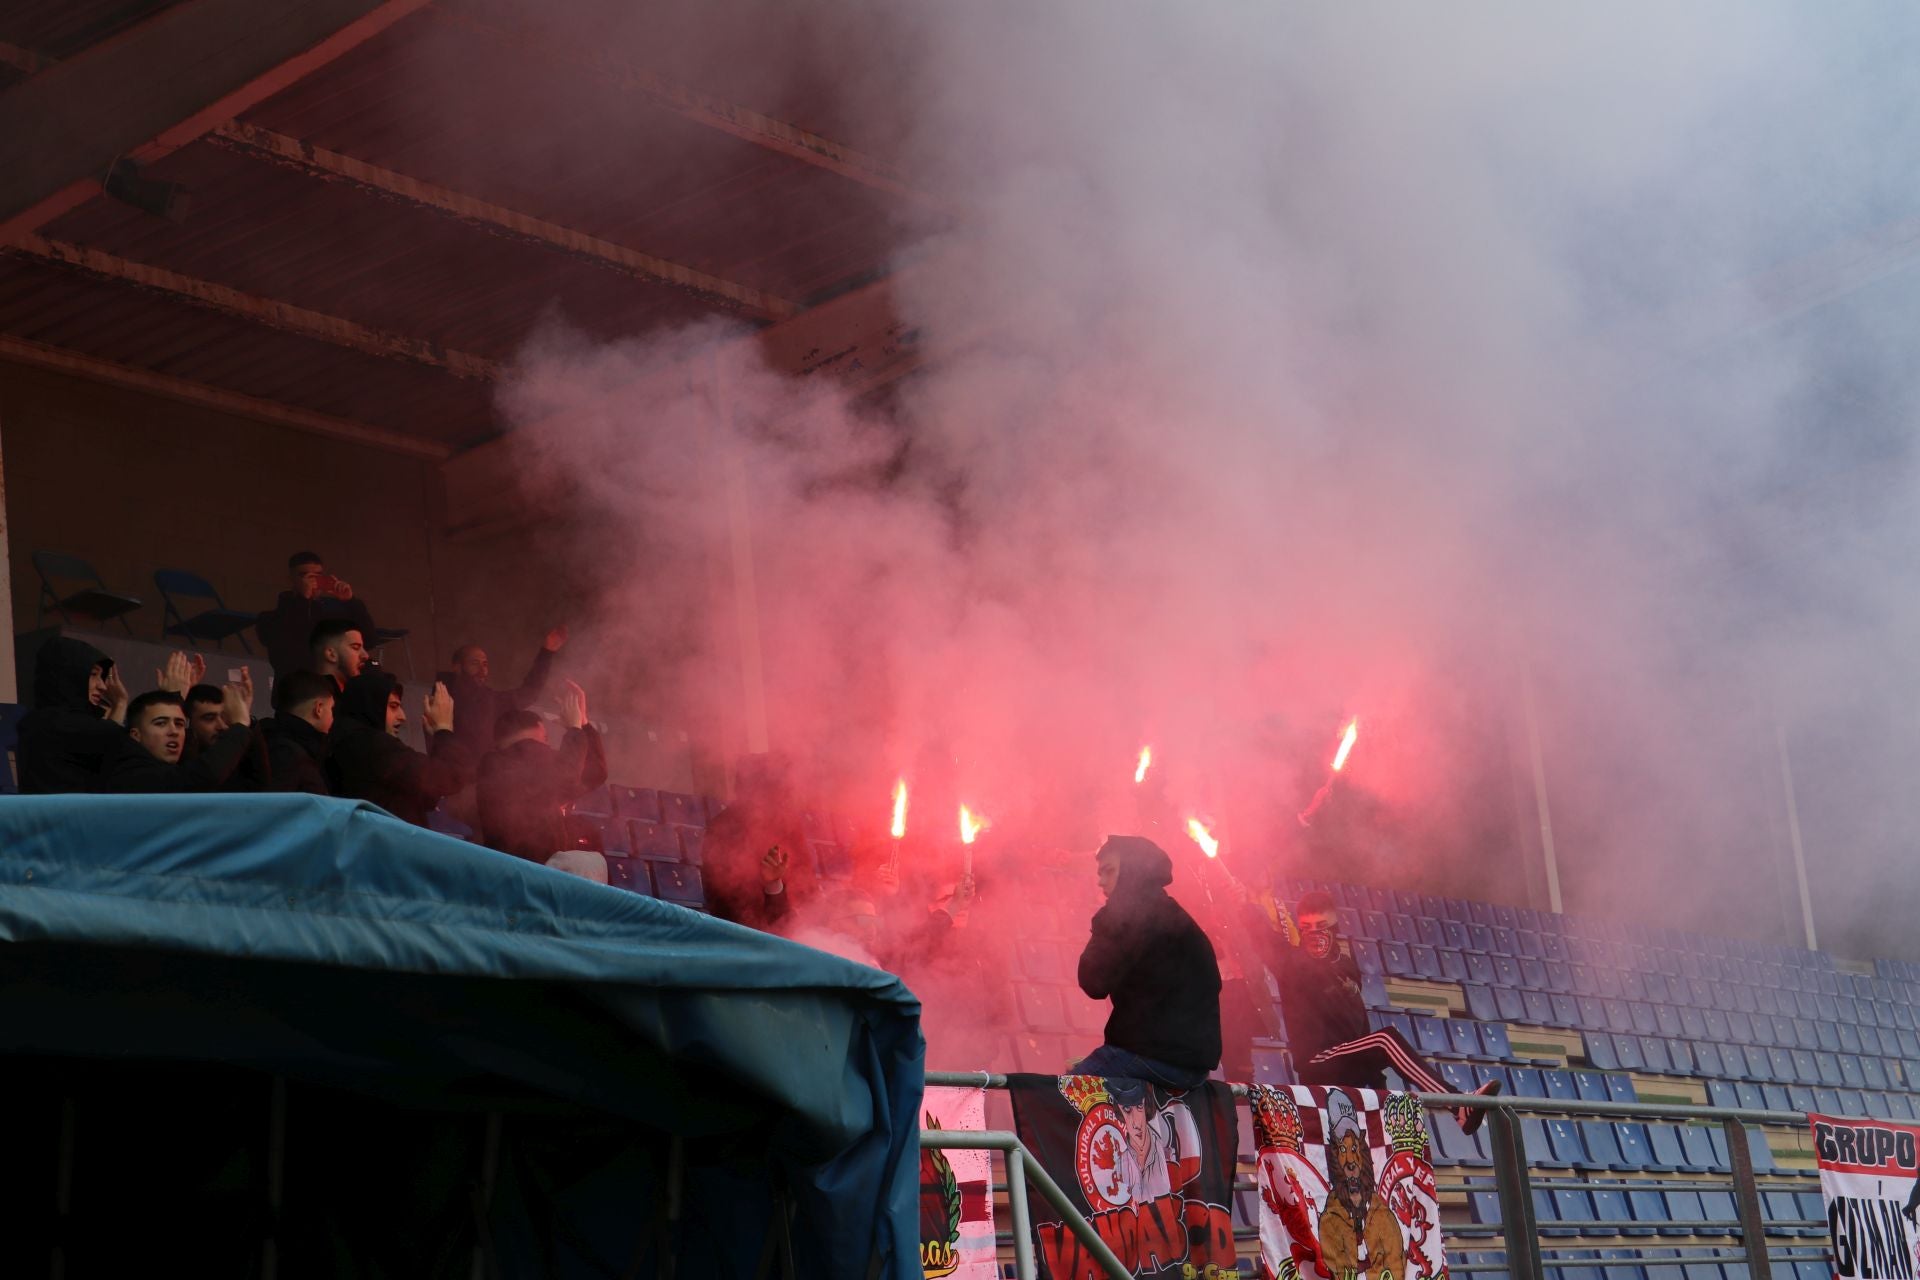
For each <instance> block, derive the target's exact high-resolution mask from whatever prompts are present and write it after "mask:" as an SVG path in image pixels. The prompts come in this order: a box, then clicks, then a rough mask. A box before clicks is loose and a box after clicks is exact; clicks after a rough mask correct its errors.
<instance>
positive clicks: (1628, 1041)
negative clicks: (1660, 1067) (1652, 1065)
mask: <svg viewBox="0 0 1920 1280" xmlns="http://www.w3.org/2000/svg"><path fill="white" fill-rule="evenodd" d="M1613 1056H1614V1058H1615V1059H1616V1060H1618V1061H1619V1063H1620V1066H1621V1067H1622V1068H1623V1069H1625V1070H1627V1071H1645V1070H1646V1069H1647V1060H1646V1059H1645V1058H1643V1057H1642V1056H1641V1055H1640V1040H1639V1037H1637V1036H1615V1037H1614V1038H1613Z"/></svg>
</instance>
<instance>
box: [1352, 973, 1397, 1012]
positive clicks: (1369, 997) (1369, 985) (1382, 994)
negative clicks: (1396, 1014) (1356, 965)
mask: <svg viewBox="0 0 1920 1280" xmlns="http://www.w3.org/2000/svg"><path fill="white" fill-rule="evenodd" d="M1360 998H1361V999H1362V1000H1364V1001H1366V1004H1367V1008H1369V1009H1384V1008H1386V1007H1388V1006H1389V1005H1391V1004H1392V1003H1393V1000H1392V998H1391V997H1390V996H1388V995H1387V980H1386V979H1385V978H1383V977H1381V976H1380V975H1379V974H1377V973H1363V974H1361V975H1360Z"/></svg>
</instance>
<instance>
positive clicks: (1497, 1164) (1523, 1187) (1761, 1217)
mask: <svg viewBox="0 0 1920 1280" xmlns="http://www.w3.org/2000/svg"><path fill="white" fill-rule="evenodd" d="M927 1084H928V1085H936V1086H947V1087H953V1088H974V1089H982V1088H984V1089H1005V1088H1006V1087H1007V1077H1006V1076H1005V1075H1001V1074H997V1073H994V1072H983V1071H929V1072H927ZM1232 1089H1233V1095H1234V1097H1235V1098H1236V1099H1237V1100H1240V1101H1242V1102H1244V1101H1245V1099H1246V1096H1247V1087H1246V1086H1245V1085H1238V1084H1237V1085H1233V1086H1232ZM1415 1096H1416V1097H1417V1098H1419V1099H1420V1101H1421V1103H1422V1104H1423V1105H1424V1106H1425V1107H1426V1108H1427V1109H1428V1110H1429V1111H1450V1110H1452V1109H1454V1108H1456V1107H1471V1108H1474V1109H1477V1110H1482V1111H1485V1112H1487V1113H1488V1114H1487V1118H1486V1122H1485V1123H1486V1128H1487V1130H1488V1132H1489V1135H1490V1137H1491V1143H1490V1146H1491V1149H1492V1177H1493V1182H1494V1191H1495V1194H1496V1195H1497V1196H1498V1199H1499V1205H1500V1223H1499V1227H1500V1237H1501V1242H1502V1246H1503V1248H1504V1250H1505V1252H1506V1255H1507V1257H1506V1263H1505V1265H1504V1267H1494V1266H1488V1265H1478V1266H1476V1265H1473V1264H1469V1265H1467V1266H1465V1267H1457V1268H1450V1269H1451V1270H1463V1271H1476V1270H1504V1271H1505V1272H1507V1273H1508V1274H1509V1275H1511V1276H1514V1277H1525V1278H1527V1280H1545V1273H1546V1271H1547V1270H1549V1269H1552V1270H1558V1269H1559V1268H1562V1267H1571V1266H1580V1267H1600V1268H1606V1267H1612V1266H1625V1265H1634V1264H1636V1263H1644V1262H1647V1261H1654V1262H1659V1261H1662V1260H1663V1259H1660V1258H1651V1259H1647V1258H1635V1259H1599V1258H1582V1259H1579V1260H1577V1261H1576V1260H1570V1259H1561V1258H1558V1257H1554V1258H1548V1257H1546V1256H1545V1251H1543V1249H1542V1247H1541V1244H1540V1230H1539V1224H1538V1222H1537V1221H1536V1218H1535V1214H1534V1209H1533V1176H1532V1169H1531V1165H1530V1164H1529V1161H1528V1158H1527V1149H1526V1134H1525V1130H1524V1128H1523V1127H1522V1125H1521V1123H1520V1121H1521V1119H1522V1118H1524V1117H1526V1116H1532V1115H1539V1116H1543V1117H1547V1116H1551V1117H1560V1116H1583V1117H1588V1116H1590V1117H1596V1118H1599V1119H1618V1120H1663V1121H1676V1120H1677V1121H1681V1122H1684V1123H1687V1124H1717V1125H1719V1126H1720V1128H1721V1130H1722V1132H1723V1133H1724V1134H1725V1135H1726V1147H1727V1163H1728V1165H1729V1166H1730V1168H1729V1172H1730V1174H1731V1178H1732V1190H1733V1200H1734V1208H1735V1212H1736V1215H1737V1220H1736V1221H1735V1222H1733V1223H1718V1222H1714V1223H1700V1224H1693V1223H1674V1222H1667V1223H1664V1224H1652V1225H1656V1226H1658V1225H1664V1226H1666V1227H1668V1228H1670V1229H1671V1228H1675V1227H1694V1226H1698V1227H1699V1228H1700V1229H1701V1230H1710V1229H1713V1228H1718V1227H1731V1228H1734V1230H1733V1231H1729V1232H1727V1233H1726V1234H1728V1235H1729V1236H1731V1235H1734V1234H1737V1235H1738V1236H1739V1238H1740V1242H1741V1246H1742V1252H1743V1253H1744V1255H1745V1260H1746V1264H1747V1268H1748V1274H1749V1276H1750V1277H1751V1280H1763V1278H1764V1277H1769V1276H1771V1275H1772V1274H1773V1270H1772V1263H1773V1255H1772V1253H1771V1251H1770V1250H1769V1248H1768V1244H1767V1233H1766V1226H1767V1223H1766V1215H1765V1213H1764V1212H1763V1211H1762V1209H1761V1205H1760V1189H1759V1183H1758V1181H1757V1179H1756V1176H1755V1173H1754V1167H1753V1150H1752V1148H1751V1147H1750V1146H1749V1145H1748V1142H1749V1138H1748V1128H1747V1126H1748V1125H1781V1126H1786V1127H1791V1128H1803V1127H1804V1126H1805V1125H1806V1123H1807V1118H1806V1117H1805V1116H1804V1115H1801V1114H1800V1113H1799V1112H1797V1111H1765V1110H1756V1109H1751V1108H1744V1107H1704V1106H1694V1105H1688V1104H1677V1103H1676V1104H1667V1103H1657V1102H1598V1101H1593V1102H1587V1101H1580V1100H1576V1099H1566V1098H1520V1097H1510V1096H1498V1095H1496V1096H1493V1097H1487V1096H1484V1095H1481V1094H1450V1093H1422V1094H1416V1095H1415ZM920 1145H921V1146H922V1147H940V1148H947V1149H962V1148H964V1149H970V1150H991V1151H999V1152H1001V1153H1002V1156H1003V1158H1004V1160H1005V1163H1006V1167H1007V1168H1006V1173H1007V1181H1006V1188H1007V1204H1008V1214H1009V1216H1010V1217H1011V1218H1012V1222H1011V1223H1010V1224H1009V1225H1010V1227H1011V1229H1012V1235H1013V1251H1014V1269H1015V1273H1016V1274H1017V1275H1018V1277H1019V1280H1035V1278H1036V1271H1035V1266H1034V1257H1033V1229H1032V1215H1031V1214H1030V1212H1029V1210H1028V1203H1027V1186H1028V1184H1029V1183H1031V1184H1032V1186H1033V1187H1035V1188H1037V1189H1038V1190H1039V1191H1040V1194H1041V1196H1042V1197H1043V1198H1044V1199H1045V1200H1046V1201H1047V1203H1048V1204H1050V1205H1051V1206H1053V1208H1054V1209H1055V1210H1056V1211H1057V1212H1058V1213H1059V1214H1060V1216H1061V1218H1062V1220H1063V1221H1064V1223H1065V1225H1066V1227H1067V1229H1068V1230H1070V1231H1072V1232H1073V1234H1074V1235H1075V1236H1076V1237H1077V1238H1078V1239H1079V1240H1080V1241H1081V1243H1083V1244H1085V1245H1086V1246H1087V1251H1088V1253H1090V1254H1091V1255H1092V1256H1093V1257H1094V1258H1095V1259H1096V1260H1097V1261H1098V1262H1099V1264H1100V1266H1101V1268H1102V1269H1103V1270H1104V1271H1105V1272H1106V1273H1107V1275H1108V1276H1109V1277H1111V1280H1130V1275H1131V1273H1129V1272H1128V1271H1127V1270H1126V1269H1125V1268H1124V1267H1123V1266H1122V1265H1121V1263H1120V1260H1119V1259H1118V1258H1117V1257H1115V1256H1114V1253H1113V1251H1112V1250H1111V1249H1109V1248H1108V1247H1107V1246H1106V1244H1105V1242H1103V1241H1102V1240H1101V1239H1100V1237H1099V1233H1098V1232H1096V1231H1095V1230H1094V1228H1093V1225H1092V1224H1091V1223H1089V1222H1088V1221H1087V1220H1086V1218H1085V1217H1084V1216H1083V1215H1082V1214H1081V1213H1080V1211H1079V1210H1078V1209H1077V1208H1075V1207H1074V1204H1073V1202H1072V1200H1070V1199H1069V1198H1068V1197H1067V1195H1066V1193H1065V1192H1063V1191H1062V1190H1061V1189H1060V1186H1059V1184H1058V1183H1056V1182H1055V1181H1054V1180H1053V1178H1052V1177H1051V1176H1049V1175H1048V1173H1047V1171H1046V1170H1045V1169H1043V1168H1041V1167H1040V1165H1039V1163H1038V1162H1037V1161H1035V1160H1034V1158H1033V1153H1032V1152H1030V1151H1028V1150H1027V1148H1026V1147H1025V1145H1024V1144H1022V1143H1021V1141H1020V1138H1019V1136H1018V1135H1017V1134H1013V1133H1007V1132H1005V1131H987V1132H969V1131H965V1130H956V1129H931V1130H922V1131H921V1134H920ZM1482 1176H1484V1175H1482ZM1581 1185H1590V1184H1588V1183H1587V1182H1585V1181H1584V1180H1583V1181H1582V1183H1581ZM1607 1185H1608V1186H1609V1187H1610V1188H1611V1189H1621V1190H1630V1189H1638V1188H1640V1187H1644V1186H1647V1185H1649V1184H1647V1183H1645V1182H1618V1183H1611V1184H1607ZM1691 1185H1692V1186H1693V1187H1694V1188H1696V1189H1697V1188H1698V1187H1700V1186H1702V1185H1705V1184H1702V1183H1694V1184H1691ZM1808 1221H1811V1220H1808ZM1489 1225H1491V1224H1475V1227H1476V1228H1481V1227H1484V1226H1489ZM1553 1225H1554V1226H1555V1227H1556V1228H1573V1229H1576V1230H1577V1229H1579V1228H1584V1227H1593V1228H1596V1229H1604V1228H1608V1227H1614V1228H1616V1229H1617V1226H1618V1224H1616V1223H1608V1222H1600V1221H1594V1222H1557V1223H1555V1224H1553ZM1795 1225H1798V1224H1797V1223H1796V1224H1795ZM1469 1234H1476V1235H1477V1234H1478V1230H1474V1231H1472V1232H1470V1233H1469ZM1789 1247H1791V1246H1789ZM1672 1260H1673V1261H1678V1259H1672ZM1782 1260H1783V1261H1786V1260H1787V1259H1784V1258H1783V1259H1782Z"/></svg>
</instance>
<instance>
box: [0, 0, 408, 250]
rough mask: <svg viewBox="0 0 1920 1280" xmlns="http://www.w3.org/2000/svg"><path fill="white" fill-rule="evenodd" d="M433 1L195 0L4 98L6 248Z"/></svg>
mask: <svg viewBox="0 0 1920 1280" xmlns="http://www.w3.org/2000/svg"><path fill="white" fill-rule="evenodd" d="M426 3H427V0H186V2H185V3H182V4H176V5H174V6H172V7H170V8H168V9H165V10H163V11H161V12H160V13H158V14H156V15H154V16H153V17H151V18H148V19H147V20H146V21H144V22H142V23H140V24H139V25H137V26H134V27H131V28H129V29H128V30H126V31H124V32H121V33H120V34H118V35H116V36H113V37H111V38H109V39H107V40H104V41H102V42H101V43H100V44H98V45H96V46H94V47H93V48H91V49H89V50H87V51H86V52H85V53H82V54H81V55H80V56H79V57H76V58H71V59H69V60H67V61H65V62H62V63H59V64H57V65H53V66H48V67H46V68H44V69H43V70H40V71H39V72H38V73H37V74H35V75H33V76H31V77H30V78H29V79H27V80H25V81H23V82H21V83H20V84H17V85H15V86H14V87H13V88H11V89H9V90H8V91H7V92H6V93H5V94H0V245H5V244H13V243H17V242H18V240H19V239H20V237H22V236H24V235H27V234H30V233H31V232H32V231H34V230H35V229H36V228H38V227H41V226H44V225H45V224H46V223H47V222H49V221H51V220H52V219H54V218H56V217H59V216H60V215H61V214H62V213H65V212H66V211H67V210H69V209H72V208H74V207H76V206H77V205H80V204H82V203H84V202H85V201H87V200H88V199H91V198H92V197H93V196H94V195H96V194H97V193H98V192H99V190H100V180H101V179H102V178H103V177H104V176H105V175H106V172H107V169H108V167H109V166H110V165H112V164H113V162H114V161H115V160H117V159H120V158H122V157H130V158H132V159H134V160H136V161H140V162H142V163H149V162H151V161H154V160H157V159H159V158H160V157H162V156H164V155H167V154H168V153H170V152H172V151H175V150H178V149H179V148H180V147H183V146H185V145H186V144H187V143H189V142H192V141H193V140H194V139H196V138H198V137H200V136H201V135H202V134H204V133H206V132H207V131H208V130H209V129H212V128H213V127H214V126H216V125H218V124H220V123H222V122H223V121H226V120H230V119H232V118H233V117H235V116H237V115H239V114H241V113H242V112H244V111H246V110H247V109H248V108H250V107H253V106H255V105H256V104H258V103H260V102H261V101H263V100H265V99H266V98H268V97H270V96H272V95H273V94H275V93H278V92H280V90H282V89H284V88H286V87H287V86H288V85H291V84H293V83H294V82H295V81H297V80H299V79H301V78H302V77H304V76H306V75H308V74H310V73H311V72H313V71H315V70H317V69H318V68H320V67H323V66H325V65H326V64H327V63H329V62H332V61H333V60H334V59H335V58H338V57H339V56H340V55H341V54H343V53H346V52H347V51H348V50H350V49H353V48H355V47H357V46H358V45H360V44H362V43H364V42H365V41H367V40H370V39H372V38H373V37H374V36H376V35H378V34H379V33H380V32H382V31H385V30H386V29H387V28H388V27H391V26H392V25H393V24H394V23H395V22H398V21H399V20H400V19H401V18H403V17H405V16H407V15H408V14H410V13H413V12H414V11H415V10H417V9H419V8H421V7H422V6H423V5H424V4H426Z"/></svg>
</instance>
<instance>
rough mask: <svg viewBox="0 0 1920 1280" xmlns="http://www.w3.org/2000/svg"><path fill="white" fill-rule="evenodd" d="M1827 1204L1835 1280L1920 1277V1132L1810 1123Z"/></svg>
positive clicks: (1886, 1124)
mask: <svg viewBox="0 0 1920 1280" xmlns="http://www.w3.org/2000/svg"><path fill="white" fill-rule="evenodd" d="M1807 1119H1809V1120H1810V1121H1812V1122H1813V1152H1814V1156H1815V1158H1816V1159H1817V1161H1818V1163H1819V1166H1820V1191H1821V1194H1822V1195H1824V1196H1825V1197H1826V1201H1827V1229H1828V1231H1829V1233H1830V1234H1831V1236H1832V1247H1833V1274H1834V1275H1835V1277H1837V1280H1849V1278H1850V1277H1857V1278H1858V1280H1866V1278H1867V1277H1883V1276H1912V1275H1915V1274H1917V1273H1920V1228H1916V1227H1915V1224H1914V1217H1915V1214H1916V1213H1920V1159H1917V1157H1916V1152H1917V1151H1920V1128H1915V1127H1914V1126H1912V1125H1907V1124H1894V1123H1892V1122H1891V1121H1887V1120H1842V1119H1840V1118H1839V1117H1837V1116H1821V1115H1813V1116H1808V1117H1807Z"/></svg>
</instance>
